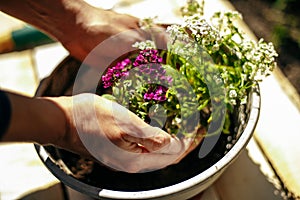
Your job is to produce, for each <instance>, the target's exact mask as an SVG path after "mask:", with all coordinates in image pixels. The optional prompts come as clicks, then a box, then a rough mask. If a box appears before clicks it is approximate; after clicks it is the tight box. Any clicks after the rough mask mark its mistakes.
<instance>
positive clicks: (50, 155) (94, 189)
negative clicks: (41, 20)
mask: <svg viewBox="0 0 300 200" xmlns="http://www.w3.org/2000/svg"><path fill="white" fill-rule="evenodd" d="M80 66H81V63H80V62H79V61H77V60H75V59H73V58H72V57H67V58H66V59H65V60H64V61H63V62H61V64H60V65H59V66H58V67H57V68H56V69H55V70H54V72H53V73H52V74H51V75H50V76H49V77H48V78H46V79H45V80H43V81H42V82H41V84H40V86H39V88H38V90H37V93H36V96H61V95H71V94H72V87H73V84H74V80H75V77H76V76H77V71H78V69H79V68H80ZM87 74H88V72H87ZM84 76H85V75H83V76H82V77H77V79H78V78H82V79H84V78H85V77H84ZM83 82H84V81H83ZM87 90H88V86H85V85H83V88H82V91H87ZM242 109H243V110H244V112H239V111H238V112H237V113H236V116H234V118H235V119H234V120H233V121H234V123H235V129H234V132H235V133H234V134H233V136H234V138H233V141H234V144H232V147H231V148H230V149H229V148H228V147H227V145H226V143H224V141H226V137H228V136H226V135H225V136H224V134H222V135H223V136H221V137H220V138H221V139H220V140H222V141H221V143H218V144H217V147H216V148H215V149H214V150H213V151H212V152H211V153H210V154H209V155H208V156H207V157H205V158H202V159H199V158H198V159H197V149H196V150H194V152H191V153H190V154H189V155H188V156H187V157H186V158H185V159H184V160H182V161H181V162H180V163H179V164H176V165H172V166H169V167H167V168H165V169H161V170H157V171H154V172H149V173H144V174H127V173H123V172H116V171H112V170H109V169H107V168H106V167H104V166H100V165H99V166H96V167H95V169H94V170H95V172H92V173H91V175H90V176H88V177H85V179H81V178H76V177H75V176H74V175H72V173H71V170H70V165H72V163H71V162H72V159H73V160H75V161H76V159H80V157H78V156H77V155H75V154H72V153H70V152H67V151H65V150H61V149H58V148H56V147H53V146H40V145H35V148H36V151H37V153H38V155H39V157H40V158H41V160H42V161H43V162H44V164H45V166H46V167H47V168H48V169H49V170H50V171H51V172H52V173H53V174H54V175H55V176H56V177H57V178H58V179H59V180H60V181H61V182H62V183H64V184H65V185H66V186H68V187H70V188H72V189H74V190H76V191H78V192H80V193H82V194H85V195H87V196H89V197H91V198H95V199H168V200H172V199H178V200H182V199H188V198H191V197H193V196H195V195H197V194H199V193H200V192H202V191H203V190H205V189H206V188H208V187H209V186H210V185H211V184H213V183H214V181H216V180H217V179H218V178H219V176H220V175H221V174H222V173H223V171H224V170H225V169H226V167H228V166H229V165H230V164H231V163H232V162H233V161H234V160H235V159H236V158H237V157H238V155H239V154H240V152H241V151H242V150H243V149H244V148H245V146H246V145H247V143H248V141H249V140H250V138H251V136H252V134H253V132H254V129H255V126H256V123H257V121H258V117H259V111H260V95H259V88H258V87H257V88H254V89H253V91H252V92H251V94H250V96H249V102H248V104H247V105H246V106H244V107H243V108H242ZM245 113H246V114H245ZM209 162H210V164H209V165H207V164H205V163H209ZM70 163H71V164H70ZM183 172H184V173H183ZM108 183H109V184H108Z"/></svg>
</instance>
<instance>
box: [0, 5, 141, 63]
mask: <svg viewBox="0 0 300 200" xmlns="http://www.w3.org/2000/svg"><path fill="white" fill-rule="evenodd" d="M0 8H1V10H2V11H3V12H5V13H7V14H9V15H11V16H14V17H16V18H19V19H21V20H23V21H25V22H27V23H30V24H32V25H34V26H36V27H37V28H39V29H41V30H43V31H45V32H46V33H48V34H50V35H51V36H53V37H54V38H56V39H57V40H58V41H60V42H61V43H62V44H63V45H64V46H65V48H66V49H67V50H69V52H70V54H71V55H73V56H74V57H76V58H78V59H80V60H81V61H83V60H84V58H85V57H86V56H87V54H89V53H90V51H91V50H92V49H93V48H94V47H95V46H96V45H98V44H99V43H101V42H103V41H104V40H105V39H107V38H109V37H110V36H113V35H116V34H118V33H121V32H123V31H126V30H134V31H133V32H132V34H130V37H125V38H122V41H119V42H117V43H116V44H112V45H118V47H117V46H114V47H112V49H111V51H108V52H100V53H101V56H102V57H103V56H114V53H115V52H112V51H113V50H115V49H118V48H119V47H120V46H121V45H130V46H131V45H132V44H133V43H134V42H136V41H140V40H142V39H143V37H144V35H143V34H144V33H143V32H141V31H140V30H138V28H139V26H138V23H139V19H137V18H135V17H132V16H129V15H124V14H118V13H115V12H112V11H107V10H103V9H100V8H95V7H93V6H91V5H89V4H87V3H86V2H84V1H83V0H40V1H36V0H9V1H1V2H0ZM105 54H106V55H105Z"/></svg>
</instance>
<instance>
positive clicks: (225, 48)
mask: <svg viewBox="0 0 300 200" xmlns="http://www.w3.org/2000/svg"><path fill="white" fill-rule="evenodd" d="M197 2H198V1H197V0H187V6H185V7H183V8H182V10H181V11H182V15H183V17H184V22H183V23H182V24H176V25H170V26H168V27H167V30H166V32H167V33H168V34H169V41H168V49H167V50H157V49H156V47H155V41H151V40H146V41H143V42H137V43H135V44H134V45H133V46H134V47H137V48H138V49H139V50H140V51H139V53H137V54H135V55H132V56H130V57H129V58H127V59H125V60H122V61H121V62H118V63H117V64H116V65H115V66H113V67H111V68H109V69H108V70H107V71H106V73H105V74H104V75H103V76H102V83H103V87H104V88H112V90H114V89H115V91H116V92H115V93H118V95H119V96H118V95H116V96H118V97H121V96H124V97H125V98H121V100H120V102H119V103H120V104H122V105H124V104H126V103H128V102H129V106H128V108H129V109H130V110H131V111H133V112H134V113H135V114H137V115H138V116H139V117H141V118H142V119H144V120H145V121H147V119H148V120H149V117H150V115H149V111H150V110H151V107H152V106H153V105H157V104H159V105H160V106H161V108H163V109H165V111H164V112H165V113H164V114H165V115H166V116H167V122H165V123H164V124H165V126H166V127H164V128H165V130H167V131H168V132H169V133H176V132H177V129H178V128H179V127H183V124H185V123H187V122H186V121H185V120H184V119H188V118H191V119H192V118H193V115H194V114H195V112H200V113H201V116H205V117H204V118H202V119H201V124H200V125H199V126H202V125H203V124H204V126H208V124H209V123H210V122H211V121H212V118H213V117H215V118H217V117H219V116H218V114H215V115H213V112H215V113H219V115H221V113H222V112H223V111H222V108H221V106H220V108H219V107H213V104H214V105H221V104H222V103H223V102H225V104H226V109H227V111H226V115H227V116H226V117H225V125H224V128H223V132H224V133H226V132H229V130H228V127H229V124H230V121H228V120H229V119H230V117H229V116H228V115H229V112H232V111H233V110H234V107H235V106H237V105H240V104H244V103H247V100H248V99H247V97H248V94H249V91H250V89H251V88H252V87H253V86H254V85H255V84H256V83H257V81H261V80H262V79H263V78H264V77H265V76H268V75H269V74H270V73H271V72H272V70H273V69H274V68H275V67H276V61H275V58H276V57H277V56H278V55H277V53H276V51H275V49H274V46H273V44H272V43H266V42H265V41H264V40H262V39H261V40H259V41H258V42H256V41H252V40H249V39H248V38H247V37H246V35H245V34H244V33H243V32H242V31H241V30H240V29H239V27H238V25H237V24H236V21H237V20H239V19H241V15H240V14H239V13H238V12H233V11H225V12H216V13H215V14H214V15H213V16H212V17H211V18H210V19H207V18H204V17H203V10H204V9H203V7H204V0H202V1H201V3H200V4H198V3H197ZM152 23H154V22H153V20H150V19H146V20H145V21H144V23H141V24H142V25H143V27H145V28H147V27H148V28H149V27H150V29H149V30H151V27H152V25H153V24H152ZM152 38H154V37H152ZM122 81H123V82H124V83H126V84H119V82H122ZM115 93H114V95H115ZM179 102H180V103H179ZM195 102H196V103H195ZM221 102H222V103H221ZM195 104H196V107H195ZM194 108H195V109H194ZM218 109H219V110H218ZM196 127H197V125H196ZM193 128H194V127H192V128H191V129H193Z"/></svg>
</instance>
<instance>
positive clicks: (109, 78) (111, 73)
mask: <svg viewBox="0 0 300 200" xmlns="http://www.w3.org/2000/svg"><path fill="white" fill-rule="evenodd" d="M130 64H131V61H130V60H129V59H128V58H127V59H125V60H123V61H121V62H118V63H117V64H116V65H115V66H114V67H111V68H108V69H107V72H106V74H105V75H103V76H102V78H101V80H102V83H103V87H104V88H109V87H111V86H113V84H114V82H116V81H117V80H119V79H120V78H122V77H123V76H128V73H129V72H128V68H126V67H127V66H129V65H130Z"/></svg>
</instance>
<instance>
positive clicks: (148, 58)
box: [133, 49, 162, 67]
mask: <svg viewBox="0 0 300 200" xmlns="http://www.w3.org/2000/svg"><path fill="white" fill-rule="evenodd" d="M148 63H162V58H161V57H160V56H159V55H158V51H157V50H156V49H145V50H142V51H140V53H139V55H138V56H137V57H136V59H135V61H134V62H133V66H135V67H137V66H139V65H143V64H148Z"/></svg>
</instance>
